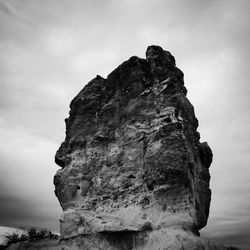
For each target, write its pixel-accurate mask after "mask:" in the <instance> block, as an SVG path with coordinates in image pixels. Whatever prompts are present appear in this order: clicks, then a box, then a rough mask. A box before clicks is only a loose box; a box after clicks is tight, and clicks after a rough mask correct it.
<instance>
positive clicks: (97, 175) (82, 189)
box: [54, 46, 215, 250]
mask: <svg viewBox="0 0 250 250" xmlns="http://www.w3.org/2000/svg"><path fill="white" fill-rule="evenodd" d="M186 93H187V90H186V88H185V86H184V81H183V73H182V71H181V70H180V69H178V68H177V67H176V66H175V59H174V57H173V56H172V55H171V54H170V52H168V51H164V50H163V49H162V48H161V47H158V46H150V47H148V49H147V51H146V59H141V58H138V57H135V56H134V57H131V58H130V59H129V60H127V61H125V62H124V63H122V64H121V65H120V66H119V67H118V68H116V69H115V70H114V71H113V72H111V73H110V74H109V75H108V77H107V79H104V78H102V77H101V76H97V77H96V78H94V79H93V80H91V81H90V82H89V83H88V84H87V85H86V86H85V87H84V88H83V89H82V90H81V91H80V93H79V94H78V95H77V96H76V97H75V98H74V99H73V100H72V102H71V104H70V116H69V118H67V119H66V120H65V121H66V138H65V141H64V142H63V143H62V145H61V146H60V148H59V149H58V151H57V153H56V156H55V161H56V163H57V164H58V165H59V166H60V167H61V169H60V170H58V172H57V173H56V175H55V178H54V184H55V193H56V196H57V197H58V199H59V202H60V204H61V206H62V208H63V210H64V212H63V215H62V217H61V238H62V239H63V240H67V239H73V240H72V242H83V241H84V242H85V243H84V244H85V245H84V247H85V248H84V249H152V250H153V249H203V248H199V246H198V245H199V244H203V243H199V244H198V243H197V244H193V248H192V247H190V246H187V245H186V244H191V245H192V243H190V242H191V241H189V243H188V242H186V241H185V240H184V241H185V242H186V243H183V242H182V241H183V240H182V239H183V237H184V238H185V237H186V236H187V235H191V236H190V237H191V238H192V237H193V238H194V239H196V241H197V242H198V241H199V242H202V240H201V239H200V238H198V237H196V236H195V235H198V234H199V233H198V231H199V229H201V228H202V227H204V226H205V225H206V222H207V218H208V214H209V205H210V196H211V191H210V189H209V180H210V175H209V166H210V164H211V162H212V151H211V149H210V148H209V146H208V144H207V143H200V141H199V139H200V137H199V133H198V132H197V127H198V120H197V119H196V117H195V114H194V108H193V106H192V104H191V103H190V102H189V100H188V99H187V97H186ZM171 235H172V236H171ZM176 235H181V236H179V243H177V242H178V237H177V236H176ZM169 237H170V238H171V237H172V240H166V239H169ZM191 238H190V239H191ZM193 238H192V239H193ZM194 241H195V240H194ZM91 242H92V243H91ZM93 242H96V246H93V244H94V243H93ZM150 242H151V243H152V242H153V243H152V246H150V244H151V243H150ZM157 242H158V243H157ZM164 242H165V243H164ZM174 242H175V243H174ZM180 242H181V243H180ZM72 244H73V243H72ZM74 244H75V245H77V244H76V243H74ZM81 244H83V243H81ZM168 244H170V245H168ZM171 244H172V245H171ZM204 244H205V243H204ZM94 245H95V244H94ZM205 245H206V244H205ZM205 245H204V246H205ZM169 246H170V247H169ZM173 246H175V247H173ZM168 247H169V248H168ZM195 247H196V248H195ZM72 249H73V245H72ZM74 249H78V248H77V246H76V247H75V248H74ZM79 249H80V248H79ZM204 249H215V248H213V247H212V246H210V248H209V247H207V248H204Z"/></svg>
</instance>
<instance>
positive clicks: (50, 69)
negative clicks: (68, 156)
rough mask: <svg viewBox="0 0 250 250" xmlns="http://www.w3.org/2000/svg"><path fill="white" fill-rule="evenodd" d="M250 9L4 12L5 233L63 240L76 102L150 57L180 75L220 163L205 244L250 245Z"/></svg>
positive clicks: (1, 153)
mask: <svg viewBox="0 0 250 250" xmlns="http://www.w3.org/2000/svg"><path fill="white" fill-rule="evenodd" d="M249 13H250V1H248V0H246V1H244V0H238V1H234V0H224V1H223V0H221V1H220V0H218V1H214V0H210V1H205V0H192V1H191V0H190V1H188V0H183V1H178V0H177V1H176V0H175V1H167V0H152V1H150V0H126V1H125V0H106V1H105V0H86V1H78V0H70V1H69V0H68V1H66V0H49V1H42V0H40V1H38V0H37V1H34V0H23V1H18V0H0V87H1V92H0V138H1V144H0V225H2V226H38V227H47V228H50V229H52V230H58V228H59V222H58V220H59V216H60V214H61V208H60V206H59V203H58V201H57V200H56V197H55V195H54V193H53V191H54V187H53V184H52V181H53V175H54V174H55V172H56V170H57V169H58V167H57V166H56V165H55V164H54V154H55V152H56V150H57V148H58V147H59V145H60V143H61V142H62V141H63V140H64V131H65V126H64V122H63V120H64V118H65V117H67V116H68V111H69V108H68V105H69V103H70V101H71V100H72V99H73V97H74V96H75V95H76V94H77V93H78V92H79V91H80V90H81V89H82V87H83V86H84V85H85V84H86V83H87V82H88V81H90V80H91V79H92V78H94V77H95V75H97V74H99V75H102V76H104V77H106V76H107V74H108V73H110V71H112V70H113V69H114V68H115V67H117V66H118V65H119V64H120V63H122V62H123V61H124V60H126V59H128V58H129V57H130V56H132V55H137V56H140V57H145V56H144V54H145V51H146V48H147V46H148V45H152V44H157V45H160V46H162V47H163V48H164V49H165V50H169V51H170V52H171V53H172V54H173V55H174V56H175V58H176V61H177V66H178V67H179V68H180V69H181V70H182V71H183V72H184V74H185V84H186V87H187V89H188V91H189V92H188V98H189V99H190V101H191V102H192V103H193V105H194V107H195V111H196V116H197V117H198V119H199V122H200V126H199V131H200V133H201V139H202V140H205V141H208V143H209V145H210V146H211V148H212V150H213V153H214V162H213V164H212V166H211V169H210V173H211V189H212V192H213V194H212V203H211V209H210V217H209V221H208V225H207V227H206V228H205V229H203V233H204V234H205V235H207V236H209V237H211V238H221V240H222V241H224V242H226V243H229V244H235V245H238V246H242V247H245V249H247V246H248V245H250V233H249V231H250V230H249V229H250V212H249V211H250V192H249V190H250V174H249V172H250V170H249V162H250V133H249V124H250V112H249V108H250V99H249V97H250V84H249V79H250V73H249V72H250V70H249V58H250V52H249V51H250V50H249V49H250V48H249V44H250V38H249V37H250V32H249V25H250V18H249Z"/></svg>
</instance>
